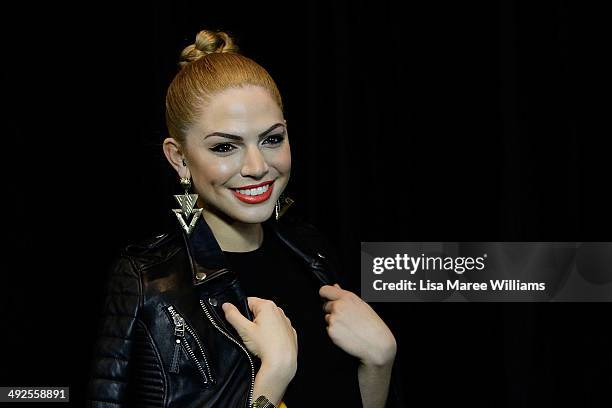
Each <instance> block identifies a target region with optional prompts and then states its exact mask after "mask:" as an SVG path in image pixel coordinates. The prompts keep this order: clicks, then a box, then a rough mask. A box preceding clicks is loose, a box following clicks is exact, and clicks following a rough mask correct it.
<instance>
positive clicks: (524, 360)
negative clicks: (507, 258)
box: [0, 1, 612, 407]
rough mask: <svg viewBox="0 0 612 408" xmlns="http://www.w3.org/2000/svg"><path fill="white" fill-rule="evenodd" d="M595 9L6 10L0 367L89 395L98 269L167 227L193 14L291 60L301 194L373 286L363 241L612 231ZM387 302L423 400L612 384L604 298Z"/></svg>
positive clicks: (10, 376) (76, 395)
mask: <svg viewBox="0 0 612 408" xmlns="http://www.w3.org/2000/svg"><path fill="white" fill-rule="evenodd" d="M400 3H402V4H400ZM466 3H467V4H466ZM13 6H15V5H13ZM3 7H4V6H3ZM604 15H605V14H604V13H602V11H600V10H594V9H589V8H588V7H587V6H579V5H578V4H577V3H570V2H548V1H538V2H534V1H520V2H505V1H478V2H446V3H440V2H397V3H396V2H392V1H377V2H364V1H336V2H330V1H317V2H278V3H272V2H265V3H262V2H243V3H240V2H233V3H226V2H204V1H197V2H196V1H174V2H170V1H166V2H148V3H145V4H140V5H136V4H134V3H132V5H131V6H127V5H126V4H125V3H123V2H116V1H115V2H113V1H104V2H101V1H98V2H81V3H78V4H70V5H67V4H66V5H62V4H57V3H55V2H54V3H46V4H35V3H33V2H19V4H18V5H17V7H16V8H13V10H12V11H11V12H8V10H5V11H4V12H3V13H2V17H1V18H2V22H3V24H2V30H3V34H2V42H3V45H4V46H3V49H2V50H3V64H2V65H3V72H4V73H3V82H4V85H3V96H4V102H5V103H4V106H5V110H4V113H5V115H6V117H5V120H4V121H3V125H4V126H3V128H4V130H5V132H4V134H3V138H2V141H3V143H2V147H3V158H4V160H2V163H3V167H4V168H3V172H2V174H3V175H4V176H5V177H4V181H3V190H4V191H5V193H4V194H5V196H4V200H3V201H4V202H5V204H6V209H5V211H4V217H3V218H4V220H5V222H4V225H3V227H4V228H3V231H2V232H3V234H4V238H5V241H4V242H5V243H4V244H3V245H4V248H5V251H3V252H4V254H3V257H2V260H3V267H2V270H3V274H2V324H3V326H2V342H3V345H2V360H1V361H2V363H1V364H0V366H1V368H0V375H1V378H0V380H1V381H0V384H1V385H58V386H59V385H69V386H71V392H72V400H73V401H74V402H75V405H81V403H82V401H83V400H84V388H85V384H86V381H87V371H88V365H89V353H90V351H91V346H92V342H93V336H94V330H95V323H96V321H95V317H96V313H97V312H98V309H99V308H100V301H101V286H102V284H103V281H104V277H105V275H104V273H105V270H106V268H107V267H108V265H109V263H110V261H111V259H112V258H113V257H114V256H115V255H116V253H117V251H118V250H119V248H121V247H122V246H123V245H125V244H126V243H128V242H131V241H133V240H136V239H139V238H142V237H144V236H146V235H149V234H150V233H152V232H155V231H158V230H162V229H163V228H164V222H163V221H162V220H167V217H168V209H169V208H171V206H172V205H173V203H172V201H171V200H170V197H171V194H174V193H176V192H177V191H178V190H177V187H178V184H177V183H176V179H175V177H174V174H173V173H172V172H171V169H170V167H169V165H167V163H166V162H165V159H164V158H163V155H162V152H161V149H160V142H161V140H162V139H163V137H164V135H165V127H164V122H163V101H164V94H165V90H166V88H167V86H168V84H169V82H170V81H171V79H172V77H173V75H174V73H175V72H176V62H177V59H178V53H179V51H180V50H181V49H182V48H183V47H184V46H186V45H187V44H189V43H192V42H193V40H194V38H195V33H196V32H197V31H198V30H200V29H202V28H209V29H222V30H226V31H228V32H229V33H230V34H232V35H233V36H234V37H235V39H236V40H237V42H238V44H239V46H240V47H241V49H242V51H243V53H244V54H245V55H247V56H249V57H251V58H253V59H255V60H256V61H258V62H259V63H261V64H262V65H263V66H264V67H265V68H267V69H268V70H269V72H270V73H271V74H272V76H273V77H274V78H275V79H276V81H277V83H278V85H279V87H280V89H281V92H282V94H283V97H284V101H285V104H286V118H287V120H288V123H289V130H290V135H291V144H292V152H293V173H292V180H291V183H290V185H289V187H288V190H287V192H288V193H289V195H290V196H292V197H293V198H294V199H295V200H296V207H297V208H296V209H295V210H292V211H300V212H301V213H302V214H303V215H304V216H305V217H306V218H307V219H309V220H310V221H311V222H313V223H314V224H315V225H317V226H318V227H319V228H320V229H321V230H322V231H323V232H325V233H326V234H327V235H328V236H329V237H330V239H331V240H332V241H333V243H334V244H335V245H336V247H337V249H338V251H339V253H340V256H341V258H342V260H343V262H344V267H345V268H344V270H343V273H344V275H345V277H346V279H348V281H349V283H350V285H351V288H352V289H353V290H356V291H358V285H359V272H358V271H359V262H358V256H357V255H356V254H357V250H358V244H359V242H360V241H394V240H397V241H427V240H430V241H469V240H475V241H496V240H499V241H512V240H533V241H536V240H557V241H563V240H567V241H597V240H601V241H610V240H611V239H610V238H611V232H610V231H611V226H612V222H611V219H612V217H611V216H610V208H612V206H611V204H612V202H611V201H612V200H610V198H609V195H608V194H607V193H608V191H607V190H609V189H610V186H609V184H610V183H609V174H610V165H609V163H610V159H609V150H608V149H607V147H606V139H608V138H609V137H610V132H609V125H608V124H607V123H606V120H607V117H609V114H608V109H606V108H604V106H608V105H609V103H607V100H608V95H609V93H608V92H607V88H606V83H607V73H609V72H610V70H609V67H608V66H606V65H604V61H605V60H607V54H608V53H609V52H608V50H609V38H608V37H609V36H608V35H607V32H606V30H605V29H604V27H605V24H606V22H605V21H603V18H602V16H604ZM377 306H378V308H379V310H380V313H381V314H382V315H383V317H384V318H385V320H387V321H388V322H389V324H390V326H391V327H392V329H393V330H394V332H395V333H396V336H397V338H398V342H399V345H400V350H401V354H400V356H399V357H400V359H401V363H402V371H403V376H404V382H405V391H406V393H407V396H408V398H409V400H416V399H417V398H423V397H424V398H427V399H428V400H429V404H428V405H429V406H440V405H441V404H443V403H453V405H459V404H461V405H463V404H471V405H474V404H476V405H485V404H486V405H487V406H496V407H504V406H508V407H523V406H524V407H527V406H538V407H549V406H550V407H552V406H558V405H560V404H561V403H566V402H573V403H575V406H581V407H590V406H593V407H594V406H604V405H609V403H610V401H609V398H610V397H609V393H608V391H607V390H609V388H610V386H611V385H612V374H611V371H610V367H611V366H612V338H611V337H612V336H611V335H610V330H609V326H610V318H609V316H610V312H611V307H610V305H609V304H475V303H471V304H433V303H428V304H399V303H397V304H379V305H377ZM603 397H605V398H608V400H607V401H606V402H600V404H596V403H595V402H596V401H598V398H603ZM599 401H601V400H599Z"/></svg>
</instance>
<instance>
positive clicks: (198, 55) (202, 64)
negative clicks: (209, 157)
mask: <svg viewBox="0 0 612 408" xmlns="http://www.w3.org/2000/svg"><path fill="white" fill-rule="evenodd" d="M179 66H180V70H179V72H178V73H177V74H176V76H175V77H174V79H173V80H172V82H171V83H170V86H169V87H168V92H167V93H166V126H167V127H168V132H169V133H170V137H172V138H174V139H176V140H177V141H179V142H180V143H181V144H183V143H184V141H185V132H186V130H187V129H188V127H189V126H190V125H191V124H193V122H194V121H195V118H196V117H197V116H198V114H199V113H200V112H201V110H202V109H204V106H205V104H206V103H207V102H208V101H209V100H210V98H211V97H212V96H213V95H214V94H215V93H217V92H221V91H223V90H225V89H227V88H239V87H243V86H245V85H255V86H261V87H262V88H264V89H266V90H268V91H269V92H270V94H271V96H272V97H273V98H274V100H275V101H276V103H277V104H278V106H279V108H280V109H281V111H282V110H283V103H282V100H281V96H280V93H279V91H278V88H277V87H276V83H275V82H274V80H273V79H272V77H271V76H270V74H268V72H267V71H266V70H265V69H264V68H263V67H261V66H260V65H259V64H257V63H256V62H255V61H253V60H252V59H250V58H247V57H245V56H244V55H241V54H239V53H238V47H237V46H236V45H235V44H234V41H233V40H232V38H231V37H230V36H229V35H228V34H226V33H224V32H222V31H209V30H202V31H200V32H199V33H198V34H197V36H196V40H195V43H194V44H191V45H188V46H187V47H185V48H184V49H183V51H182V52H181V56H180V61H179Z"/></svg>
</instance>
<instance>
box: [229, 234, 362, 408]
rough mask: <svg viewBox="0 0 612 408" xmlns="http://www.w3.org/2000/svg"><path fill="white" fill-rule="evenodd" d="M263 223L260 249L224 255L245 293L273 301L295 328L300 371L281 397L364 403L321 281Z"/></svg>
mask: <svg viewBox="0 0 612 408" xmlns="http://www.w3.org/2000/svg"><path fill="white" fill-rule="evenodd" d="M262 225H263V226H264V239H263V243H262V245H261V246H260V247H259V248H258V249H256V250H254V251H250V252H227V251H224V254H225V255H226V257H227V260H228V263H229V267H230V268H232V269H233V270H235V271H236V273H237V274H238V278H239V280H240V283H241V286H242V288H243V290H244V291H245V293H246V295H247V296H256V297H260V298H263V299H270V300H272V301H273V302H274V303H276V305H277V306H279V307H281V308H282V309H283V311H284V312H285V314H286V315H287V317H288V318H289V319H290V320H291V323H292V325H293V327H294V328H295V330H296V332H297V336H298V360H297V373H296V375H295V377H294V378H293V381H292V382H291V383H290V384H289V386H288V387H287V391H286V393H285V396H284V398H283V401H284V402H285V404H286V405H287V408H297V407H306V406H310V407H312V406H329V407H332V406H338V407H361V398H360V393H359V382H358V378H357V366H358V361H357V359H356V358H354V357H352V356H350V355H349V354H347V353H345V352H344V351H343V350H341V349H340V348H339V347H338V346H336V345H335V344H333V342H332V341H331V339H330V338H329V336H328V335H327V331H326V323H325V319H324V316H325V313H324V312H323V309H322V305H323V300H322V298H321V297H320V296H319V288H320V283H319V281H318V280H317V279H316V277H315V276H314V275H312V273H311V272H310V271H309V270H308V269H307V267H306V265H304V264H303V261H300V260H299V259H298V258H296V257H295V256H294V255H293V254H292V253H290V252H289V251H288V250H287V248H286V247H285V246H284V244H283V243H282V242H280V241H279V239H278V237H276V235H275V234H274V232H273V231H271V230H269V229H268V227H267V226H266V224H265V223H263V224H262ZM255 397H256V396H255Z"/></svg>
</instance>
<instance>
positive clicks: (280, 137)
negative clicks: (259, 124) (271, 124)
mask: <svg viewBox="0 0 612 408" xmlns="http://www.w3.org/2000/svg"><path fill="white" fill-rule="evenodd" d="M269 140H270V141H271V142H270V143H268V144H272V145H278V144H281V143H282V142H283V140H285V137H284V136H283V134H282V133H279V134H277V135H270V136H268V137H267V138H266V140H264V144H265V143H266V142H267V141H269Z"/></svg>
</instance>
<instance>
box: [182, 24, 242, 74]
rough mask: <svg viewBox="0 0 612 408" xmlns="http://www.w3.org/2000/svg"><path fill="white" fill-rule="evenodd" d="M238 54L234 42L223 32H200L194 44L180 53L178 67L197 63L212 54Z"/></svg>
mask: <svg viewBox="0 0 612 408" xmlns="http://www.w3.org/2000/svg"><path fill="white" fill-rule="evenodd" d="M223 52H236V53H237V52H238V46H236V45H235V44H234V40H232V37H230V36H229V35H228V34H227V33H224V32H223V31H210V30H202V31H200V32H199V33H198V34H197V35H196V40H195V43H194V44H191V45H188V46H187V47H185V48H184V49H183V51H182V52H181V57H180V60H179V66H180V67H181V68H183V67H184V66H186V65H187V64H189V63H191V62H194V61H197V60H199V59H200V58H202V57H204V56H205V55H208V54H212V53H223Z"/></svg>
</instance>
